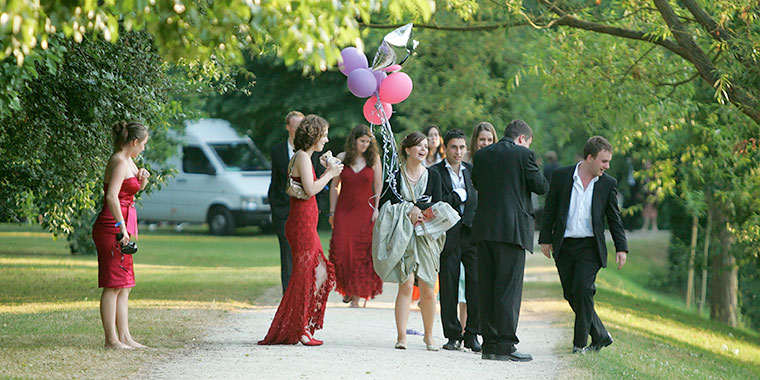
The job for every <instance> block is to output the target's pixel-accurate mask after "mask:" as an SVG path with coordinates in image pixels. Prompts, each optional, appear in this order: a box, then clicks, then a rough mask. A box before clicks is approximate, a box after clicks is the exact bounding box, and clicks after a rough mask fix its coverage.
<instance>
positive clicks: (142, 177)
mask: <svg viewBox="0 0 760 380" xmlns="http://www.w3.org/2000/svg"><path fill="white" fill-rule="evenodd" d="M149 177H150V172H149V171H148V170H147V169H145V168H140V170H139V171H137V179H138V180H139V181H140V183H146V182H148V178H149Z"/></svg>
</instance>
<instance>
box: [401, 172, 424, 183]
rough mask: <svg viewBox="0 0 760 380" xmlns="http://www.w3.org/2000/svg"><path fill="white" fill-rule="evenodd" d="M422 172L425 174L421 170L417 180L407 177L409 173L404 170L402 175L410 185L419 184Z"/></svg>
mask: <svg viewBox="0 0 760 380" xmlns="http://www.w3.org/2000/svg"><path fill="white" fill-rule="evenodd" d="M424 172H425V171H424V170H421V171H420V174H418V175H417V178H412V177H411V176H410V175H409V172H408V171H406V170H404V175H405V176H406V179H407V180H409V182H410V183H417V182H419V180H420V178H422V173H424Z"/></svg>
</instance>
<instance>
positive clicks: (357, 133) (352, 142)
mask: <svg viewBox="0 0 760 380" xmlns="http://www.w3.org/2000/svg"><path fill="white" fill-rule="evenodd" d="M364 136H367V137H369V139H370V141H369V146H368V147H367V150H366V151H364V154H363V155H362V156H363V157H364V161H365V162H366V163H367V166H369V167H372V166H374V165H375V160H376V159H377V157H378V153H377V142H376V141H375V136H374V135H373V134H372V130H371V129H369V127H368V126H366V125H364V124H359V125H357V126H355V127H354V129H352V130H351V132H350V133H349V134H348V137H347V138H346V146H345V152H346V159H345V160H344V161H343V163H344V164H345V165H348V166H351V165H352V164H353V163H354V161H356V157H358V156H359V151H358V150H357V149H356V140H358V139H359V138H360V137H364Z"/></svg>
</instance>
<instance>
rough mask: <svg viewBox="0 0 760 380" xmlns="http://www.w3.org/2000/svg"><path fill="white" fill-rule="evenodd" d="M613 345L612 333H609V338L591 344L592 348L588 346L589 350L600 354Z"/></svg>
mask: <svg viewBox="0 0 760 380" xmlns="http://www.w3.org/2000/svg"><path fill="white" fill-rule="evenodd" d="M610 344H612V335H610V333H607V336H606V337H605V338H604V339H602V340H600V341H599V342H596V343H591V345H590V346H588V349H589V350H591V351H594V352H599V351H600V350H601V349H602V348H605V347H607V346H609V345H610Z"/></svg>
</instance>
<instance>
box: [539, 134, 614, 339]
mask: <svg viewBox="0 0 760 380" xmlns="http://www.w3.org/2000/svg"><path fill="white" fill-rule="evenodd" d="M583 156H584V159H583V161H581V162H579V163H577V164H575V165H572V166H567V167H564V168H559V169H557V170H555V171H554V174H553V175H552V181H551V186H550V188H549V194H548V195H547V196H546V206H545V207H544V217H543V220H542V223H541V233H540V234H539V237H538V242H539V244H541V250H542V251H543V253H544V255H546V257H548V258H551V254H552V252H553V253H554V260H555V261H556V265H557V270H558V271H559V278H560V281H561V283H562V290H563V293H564V297H565V299H566V300H567V302H568V303H570V307H571V308H572V309H573V311H574V312H575V327H574V333H573V335H574V336H573V352H574V353H581V352H585V351H589V350H591V351H599V350H601V349H602V348H604V347H607V346H609V345H610V344H612V336H611V335H610V333H609V332H607V330H606V329H605V328H604V325H603V324H602V321H601V320H600V319H599V316H597V315H596V311H594V294H595V293H596V286H595V285H594V282H595V281H596V273H597V272H598V271H599V269H601V268H605V267H607V246H606V244H605V238H604V220H605V219H606V220H607V224H608V225H609V228H610V234H611V235H612V240H613V241H614V242H615V250H616V251H617V253H616V255H615V262H616V263H617V264H618V269H620V268H622V267H623V264H625V260H626V257H627V252H628V243H627V241H626V238H625V229H624V228H623V222H622V221H621V219H620V211H619V210H618V205H617V197H616V195H617V181H616V180H615V178H612V177H611V176H609V175H607V174H605V173H604V171H605V170H607V169H609V168H610V160H611V159H612V145H610V143H609V141H607V140H606V139H605V138H604V137H601V136H594V137H592V138H590V139H588V141H586V144H585V145H584V146H583ZM589 334H590V335H591V345H589V346H588V347H586V342H587V341H588V336H589Z"/></svg>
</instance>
